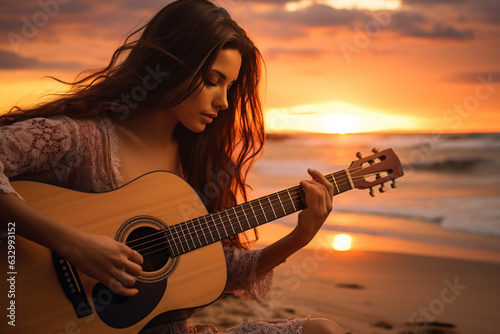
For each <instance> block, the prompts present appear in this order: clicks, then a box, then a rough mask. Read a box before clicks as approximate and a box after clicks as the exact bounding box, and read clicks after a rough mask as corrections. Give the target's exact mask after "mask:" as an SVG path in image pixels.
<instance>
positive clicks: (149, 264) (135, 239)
mask: <svg viewBox="0 0 500 334" xmlns="http://www.w3.org/2000/svg"><path fill="white" fill-rule="evenodd" d="M126 243H127V245H129V246H130V247H131V248H132V249H134V250H136V251H138V252H139V253H140V254H141V255H142V257H143V258H144V263H143V264H142V270H143V271H148V272H153V271H157V270H160V269H161V268H163V267H164V266H165V265H166V264H167V262H168V260H169V259H170V253H169V250H168V243H167V239H166V237H165V235H164V233H162V232H158V230H155V229H154V228H151V227H139V228H137V229H135V230H133V231H132V232H131V233H130V234H129V236H128V238H127V242H126Z"/></svg>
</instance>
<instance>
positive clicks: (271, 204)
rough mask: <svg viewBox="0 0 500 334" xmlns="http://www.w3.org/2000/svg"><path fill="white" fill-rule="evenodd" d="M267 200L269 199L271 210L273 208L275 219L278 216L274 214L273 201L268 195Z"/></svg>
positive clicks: (274, 212)
mask: <svg viewBox="0 0 500 334" xmlns="http://www.w3.org/2000/svg"><path fill="white" fill-rule="evenodd" d="M266 198H267V200H268V201H269V204H270V206H271V210H273V214H274V218H275V219H277V218H278V216H277V215H276V211H274V208H273V203H272V202H271V198H270V197H269V196H266Z"/></svg>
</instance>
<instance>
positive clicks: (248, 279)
mask: <svg viewBox="0 0 500 334" xmlns="http://www.w3.org/2000/svg"><path fill="white" fill-rule="evenodd" d="M260 252H261V250H260V249H258V250H242V249H239V248H236V247H234V246H233V245H232V244H229V243H224V253H225V255H226V263H227V275H228V277H227V286H226V292H230V293H234V294H235V295H237V296H239V297H241V298H243V299H248V300H256V301H258V302H260V301H262V299H263V298H264V297H265V296H266V295H267V293H268V292H269V290H271V287H272V281H273V271H269V272H268V273H266V274H265V275H263V276H262V277H257V276H256V272H255V271H256V268H257V265H258V263H259V258H260Z"/></svg>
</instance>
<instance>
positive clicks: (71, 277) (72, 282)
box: [52, 252, 93, 318]
mask: <svg viewBox="0 0 500 334" xmlns="http://www.w3.org/2000/svg"><path fill="white" fill-rule="evenodd" d="M52 262H53V264H54V269H55V270H56V274H57V278H58V279H59V283H60V284H61V288H62V289H63V291H64V294H65V295H66V297H68V299H69V301H70V302H71V304H72V305H73V308H74V309H75V313H76V315H77V317H78V318H83V317H86V316H88V315H91V314H92V313H93V311H92V308H91V307H90V303H89V300H88V298H87V295H86V294H85V291H84V290H83V287H82V283H81V281H80V278H79V277H78V273H77V272H76V269H75V267H74V266H73V265H72V264H70V263H69V262H68V261H66V259H65V258H63V257H62V256H60V255H59V254H57V253H55V252H52Z"/></svg>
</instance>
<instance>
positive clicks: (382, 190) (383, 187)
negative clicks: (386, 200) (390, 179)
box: [378, 183, 387, 193]
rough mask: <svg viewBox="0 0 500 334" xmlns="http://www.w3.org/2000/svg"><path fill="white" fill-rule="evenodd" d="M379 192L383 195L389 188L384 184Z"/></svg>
mask: <svg viewBox="0 0 500 334" xmlns="http://www.w3.org/2000/svg"><path fill="white" fill-rule="evenodd" d="M378 191H380V192H381V193H385V192H386V191H387V188H386V187H385V186H384V184H383V183H382V184H381V185H380V188H379V189H378Z"/></svg>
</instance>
